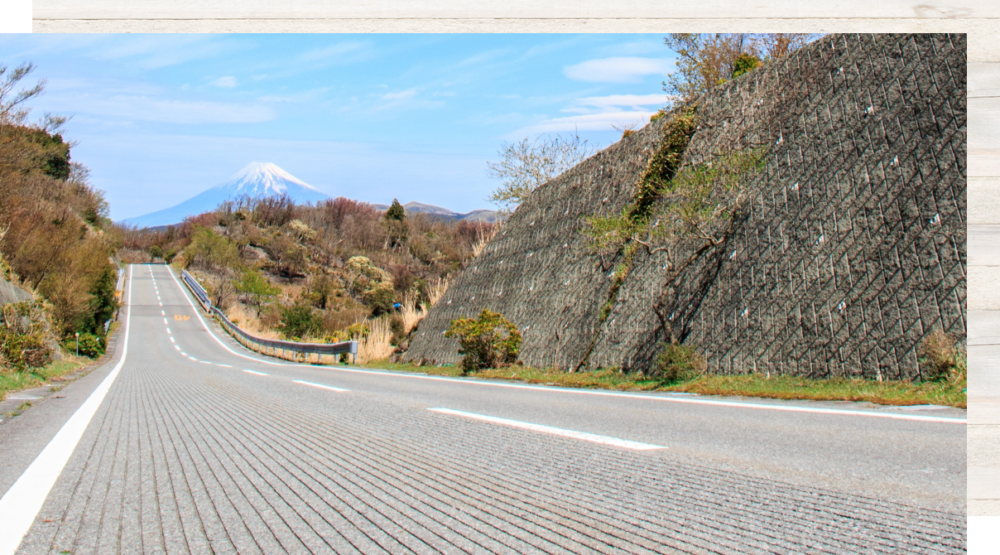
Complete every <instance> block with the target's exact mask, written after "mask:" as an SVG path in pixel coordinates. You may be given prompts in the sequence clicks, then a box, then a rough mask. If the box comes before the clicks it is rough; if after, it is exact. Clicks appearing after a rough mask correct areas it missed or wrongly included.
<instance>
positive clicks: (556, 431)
mask: <svg viewBox="0 0 1000 555" xmlns="http://www.w3.org/2000/svg"><path fill="white" fill-rule="evenodd" d="M427 410H429V411H431V412H438V413H441V414H450V415H453V416H461V417H464V418H471V419H473V420H481V421H483V422H490V423H492V424H500V425H501V426H510V427H512V428H520V429H522V430H529V431H532V432H539V433H543V434H551V435H556V436H561V437H568V438H571V439H579V440H583V441H590V442H592V443H600V444H602V445H611V446H612V447H623V448H625V449H635V450H637V451H652V450H654V449H666V447H664V446H662V445H652V444H650V443H641V442H638V441H630V440H627V439H618V438H616V437H609V436H601V435H597V434H591V433H587V432H578V431H575V430H566V429H563V428H554V427H552V426H543V425H542V424H532V423H530V422H521V421H519V420H509V419H507V418H498V417H496V416H486V415H484V414H476V413H473V412H465V411H460V410H452V409H440V408H439V409H427Z"/></svg>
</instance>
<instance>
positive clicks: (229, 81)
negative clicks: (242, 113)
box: [212, 75, 236, 89]
mask: <svg viewBox="0 0 1000 555" xmlns="http://www.w3.org/2000/svg"><path fill="white" fill-rule="evenodd" d="M212 84H213V85H215V86H216V87H224V88H227V89H231V88H233V87H235V86H236V78H235V77H233V76H232V75H227V76H225V77H219V78H218V79H216V80H215V81H212Z"/></svg>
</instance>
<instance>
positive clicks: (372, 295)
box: [361, 287, 396, 316]
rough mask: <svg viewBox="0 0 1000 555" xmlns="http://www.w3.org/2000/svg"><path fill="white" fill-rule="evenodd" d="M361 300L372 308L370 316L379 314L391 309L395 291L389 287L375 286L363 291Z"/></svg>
mask: <svg viewBox="0 0 1000 555" xmlns="http://www.w3.org/2000/svg"><path fill="white" fill-rule="evenodd" d="M361 300H362V302H364V303H365V304H366V305H367V306H368V307H369V308H371V309H372V316H381V315H382V314H385V313H386V312H389V311H390V310H392V305H393V303H395V302H396V292H395V291H393V290H392V288H391V287H376V288H375V289H371V290H369V291H365V293H364V294H363V295H361Z"/></svg>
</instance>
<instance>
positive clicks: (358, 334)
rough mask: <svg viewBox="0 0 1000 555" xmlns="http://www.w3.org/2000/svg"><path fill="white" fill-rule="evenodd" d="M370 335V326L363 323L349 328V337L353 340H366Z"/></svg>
mask: <svg viewBox="0 0 1000 555" xmlns="http://www.w3.org/2000/svg"><path fill="white" fill-rule="evenodd" d="M369 333H371V330H369V329H368V325H367V324H363V323H361V322H358V323H357V324H351V325H350V326H347V335H348V336H349V337H350V338H351V339H364V338H366V337H368V334H369Z"/></svg>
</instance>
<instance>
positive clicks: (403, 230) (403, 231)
mask: <svg viewBox="0 0 1000 555" xmlns="http://www.w3.org/2000/svg"><path fill="white" fill-rule="evenodd" d="M385 223H386V226H387V228H388V229H387V230H386V231H387V233H386V243H387V245H386V246H387V247H392V248H395V247H400V246H403V245H405V244H406V237H407V235H408V234H409V232H410V230H409V227H408V226H407V225H406V210H404V209H403V205H402V204H399V200H397V199H392V206H390V207H389V209H388V210H386V211H385Z"/></svg>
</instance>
